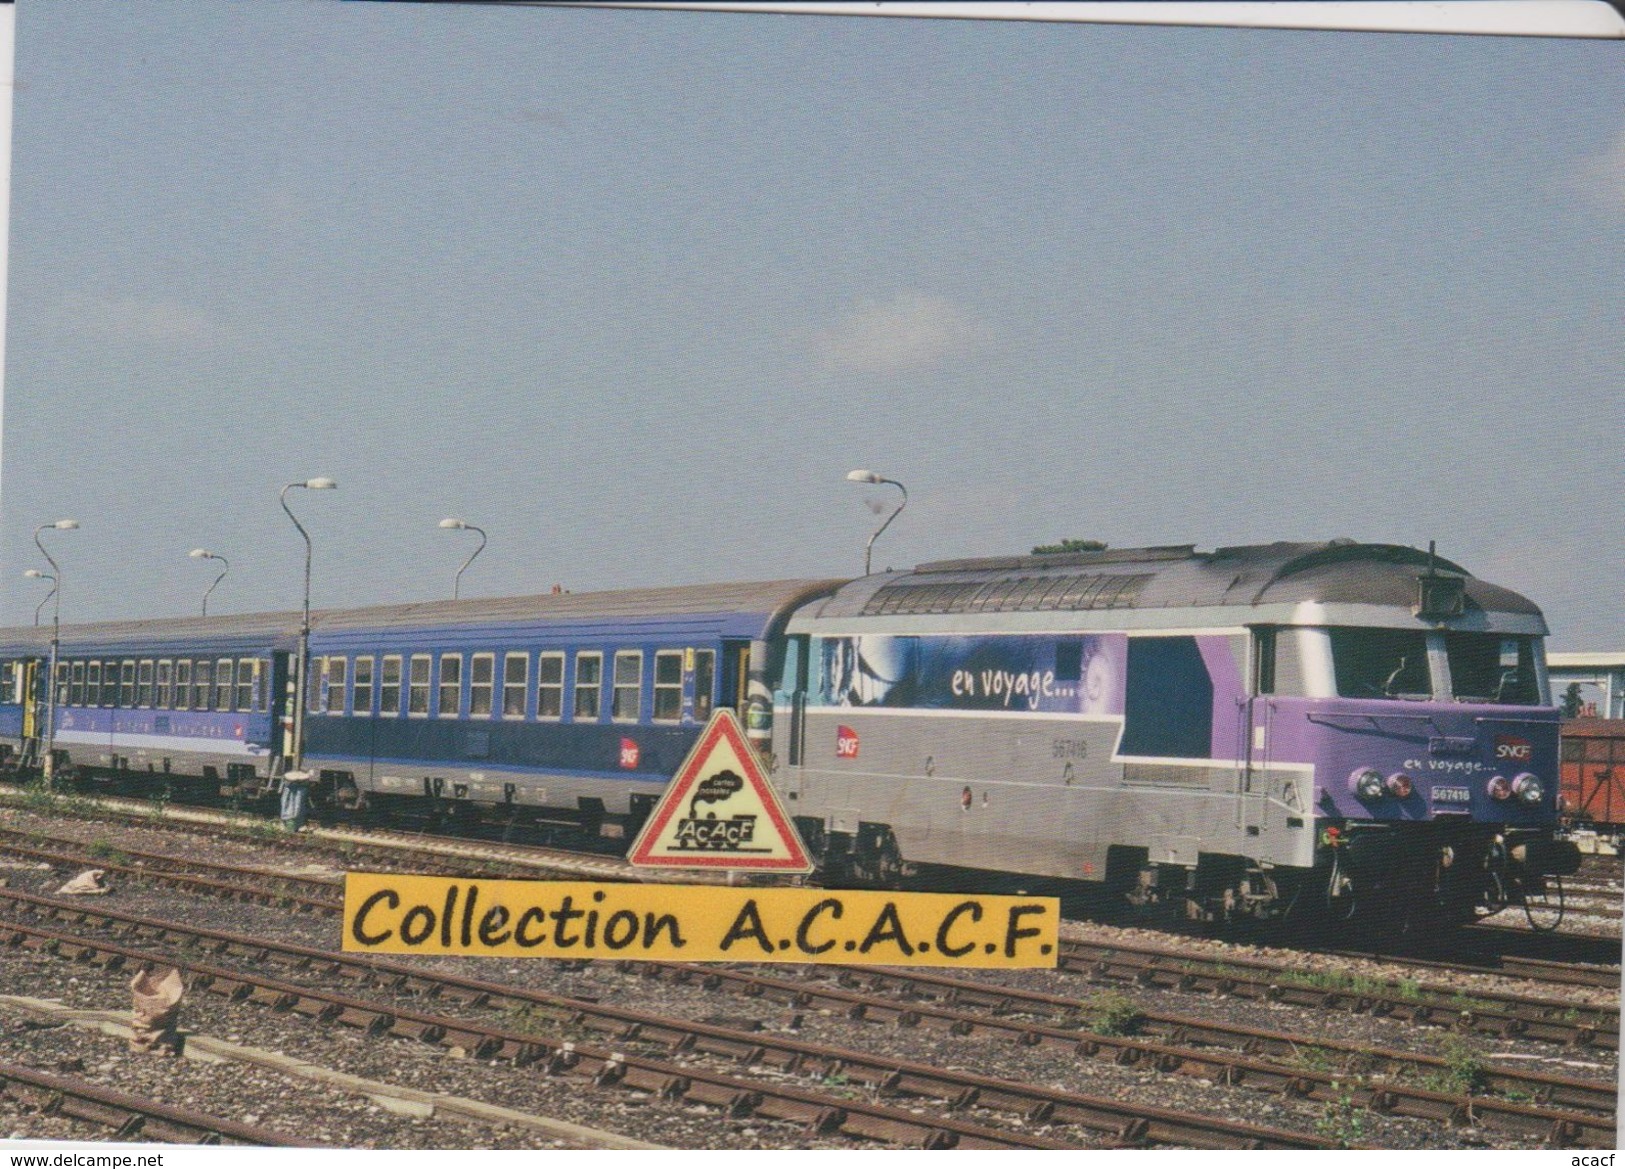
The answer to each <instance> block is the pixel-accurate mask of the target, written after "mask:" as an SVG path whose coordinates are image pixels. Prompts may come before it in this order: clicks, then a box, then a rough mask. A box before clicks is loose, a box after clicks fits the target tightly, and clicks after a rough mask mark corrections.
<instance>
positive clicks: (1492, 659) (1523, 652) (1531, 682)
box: [1444, 633, 1544, 706]
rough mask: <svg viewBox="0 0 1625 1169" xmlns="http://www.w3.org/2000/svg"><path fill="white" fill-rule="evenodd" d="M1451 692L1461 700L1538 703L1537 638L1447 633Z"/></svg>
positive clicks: (1520, 703)
mask: <svg viewBox="0 0 1625 1169" xmlns="http://www.w3.org/2000/svg"><path fill="white" fill-rule="evenodd" d="M1444 645H1445V654H1446V656H1447V657H1448V658H1449V660H1450V692H1451V694H1452V696H1453V697H1454V698H1455V699H1456V701H1458V702H1488V703H1497V704H1501V705H1508V706H1539V705H1541V704H1542V703H1543V701H1544V699H1543V698H1542V696H1541V693H1540V678H1539V676H1538V675H1537V674H1536V672H1535V641H1534V638H1532V637H1510V636H1507V635H1505V634H1500V633H1446V634H1445V635H1444Z"/></svg>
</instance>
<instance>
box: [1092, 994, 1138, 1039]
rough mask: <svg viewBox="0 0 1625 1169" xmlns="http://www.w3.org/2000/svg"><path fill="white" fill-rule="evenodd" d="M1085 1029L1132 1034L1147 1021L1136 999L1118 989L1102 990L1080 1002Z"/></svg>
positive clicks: (1098, 1033) (1100, 1032)
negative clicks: (1119, 991)
mask: <svg viewBox="0 0 1625 1169" xmlns="http://www.w3.org/2000/svg"><path fill="white" fill-rule="evenodd" d="M1078 1007H1079V1012H1080V1018H1081V1021H1082V1023H1083V1026H1084V1027H1085V1029H1087V1030H1089V1031H1093V1032H1094V1033H1095V1034H1096V1035H1132V1034H1134V1033H1135V1032H1136V1031H1138V1030H1139V1029H1140V1024H1141V1023H1143V1022H1145V1014H1144V1012H1142V1011H1141V1010H1140V1008H1139V1005H1138V1004H1137V1003H1135V1001H1134V1000H1133V999H1131V998H1129V997H1128V996H1127V995H1124V994H1119V993H1118V992H1116V991H1113V990H1108V991H1102V992H1101V993H1100V994H1097V995H1092V996H1091V997H1089V998H1087V999H1084V1000H1083V1001H1082V1002H1080V1003H1079V1004H1078Z"/></svg>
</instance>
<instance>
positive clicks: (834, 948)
mask: <svg viewBox="0 0 1625 1169" xmlns="http://www.w3.org/2000/svg"><path fill="white" fill-rule="evenodd" d="M1060 917H1061V907H1060V902H1059V901H1058V900H1057V899H1056V898H1054V897H1005V896H985V897H984V896H978V895H975V894H959V893H877V892H871V891H846V890H839V889H734V888H725V887H722V886H716V885H634V884H613V883H602V884H601V883H595V882H586V881H484V880H466V879H458V878H454V877H413V876H399V875H396V874H392V873H350V874H348V875H347V876H346V878H345V885H344V949H346V950H349V951H359V952H364V953H383V954H466V955H470V956H474V957H503V958H524V957H531V958H612V959H625V958H631V959H640V958H641V959H645V960H648V961H662V962H829V963H841V964H861V965H877V966H882V965H883V966H946V967H956V968H969V967H1030V966H1054V965H1055V961H1056V936H1057V927H1058V926H1059V924H1060Z"/></svg>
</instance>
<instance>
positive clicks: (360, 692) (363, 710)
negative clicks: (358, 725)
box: [350, 657, 372, 718]
mask: <svg viewBox="0 0 1625 1169" xmlns="http://www.w3.org/2000/svg"><path fill="white" fill-rule="evenodd" d="M351 686H352V687H353V688H354V691H355V693H354V695H353V696H352V697H351V699H350V710H351V713H353V714H358V715H361V716H362V717H363V718H365V717H366V716H367V715H369V714H371V713H372V658H371V657H359V658H356V660H355V677H354V679H352V681H351Z"/></svg>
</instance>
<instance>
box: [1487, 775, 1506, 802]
mask: <svg viewBox="0 0 1625 1169" xmlns="http://www.w3.org/2000/svg"><path fill="white" fill-rule="evenodd" d="M1484 790H1486V791H1487V792H1489V793H1490V799H1492V800H1504V799H1508V798H1510V797H1511V795H1512V784H1510V783H1508V782H1507V777H1506V776H1504V775H1497V776H1494V777H1492V778H1491V779H1490V782H1489V783H1488V784H1487V785H1485V789H1484Z"/></svg>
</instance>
